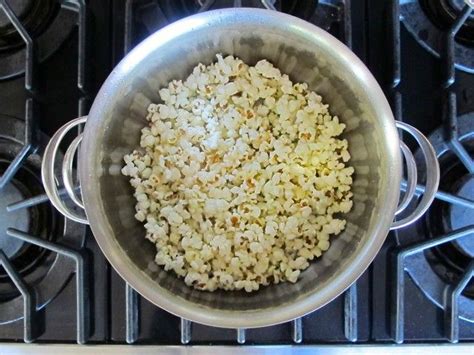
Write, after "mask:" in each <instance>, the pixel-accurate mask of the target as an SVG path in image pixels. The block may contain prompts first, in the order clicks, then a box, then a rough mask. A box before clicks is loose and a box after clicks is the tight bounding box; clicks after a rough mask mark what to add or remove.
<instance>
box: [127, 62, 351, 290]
mask: <svg viewBox="0 0 474 355" xmlns="http://www.w3.org/2000/svg"><path fill="white" fill-rule="evenodd" d="M159 94H160V97H161V100H162V102H161V103H153V104H150V106H149V107H148V115H147V120H148V121H149V125H148V126H147V127H144V128H143V130H142V136H141V139H140V147H141V149H140V150H136V151H134V152H132V153H131V154H129V155H126V156H125V157H124V162H125V165H124V167H123V169H122V173H123V174H124V175H126V176H129V177H130V184H131V185H132V187H133V189H134V191H135V192H134V196H135V198H136V200H137V203H136V206H135V208H136V215H135V218H136V219H137V220H139V221H140V222H143V223H144V227H145V229H146V238H147V239H148V240H149V241H150V242H152V243H154V244H155V245H156V249H157V254H156V257H155V262H156V263H157V264H158V265H161V266H163V268H164V269H165V270H167V271H168V270H169V271H173V272H174V273H176V275H178V276H179V277H182V278H184V282H185V283H186V284H187V285H189V286H193V287H195V288H197V289H200V290H206V291H214V290H216V289H224V290H245V291H247V292H253V291H256V290H258V289H259V287H260V286H262V285H269V284H272V283H280V282H285V281H289V282H293V283H294V282H297V280H298V278H299V276H300V273H301V272H302V271H303V270H304V269H306V268H307V267H308V266H309V262H310V261H311V260H313V259H315V258H319V257H320V256H321V255H322V253H323V252H324V251H326V250H327V249H328V248H329V247H330V237H331V236H334V235H338V234H339V233H341V231H343V230H344V228H345V224H346V222H345V220H344V219H342V218H341V213H347V212H349V211H350V209H351V208H352V192H351V185H352V174H353V172H354V169H353V168H352V167H350V166H348V165H347V163H348V162H349V160H350V155H349V152H348V144H347V141H346V140H345V139H341V138H339V136H340V135H341V134H342V133H343V131H344V128H345V125H344V124H343V123H340V122H339V119H338V117H336V116H332V115H331V114H330V112H329V107H328V105H326V104H324V103H323V98H322V97H321V96H319V95H318V94H316V93H315V92H312V91H310V90H309V89H308V85H307V84H305V83H296V84H293V83H292V82H291V80H290V79H289V77H288V76H287V75H286V74H282V73H281V72H280V71H279V70H278V68H275V67H274V66H273V65H272V64H271V63H269V62H268V61H266V60H261V61H259V62H258V63H257V64H256V65H255V66H249V65H247V64H245V63H244V62H243V61H242V60H240V59H238V58H235V57H232V56H227V57H225V58H224V57H222V56H221V55H217V62H215V63H213V64H211V65H208V66H205V65H203V64H199V65H197V66H196V67H195V68H194V69H193V71H192V73H191V75H189V77H188V78H186V79H185V80H184V81H182V80H173V81H172V82H170V83H169V85H168V87H165V88H162V89H160V90H159ZM336 213H337V214H338V215H337V216H336V215H335V214H336Z"/></svg>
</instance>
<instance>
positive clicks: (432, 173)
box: [390, 121, 440, 230]
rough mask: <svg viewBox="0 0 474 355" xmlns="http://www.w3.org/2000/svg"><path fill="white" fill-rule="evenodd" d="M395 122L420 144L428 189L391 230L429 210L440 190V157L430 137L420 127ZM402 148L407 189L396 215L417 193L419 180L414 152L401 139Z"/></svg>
mask: <svg viewBox="0 0 474 355" xmlns="http://www.w3.org/2000/svg"><path fill="white" fill-rule="evenodd" d="M395 124H396V126H397V127H398V128H400V129H402V130H404V131H405V132H408V133H409V134H410V135H411V136H412V137H413V138H415V140H416V142H417V143H418V145H419V146H420V149H421V153H422V154H423V158H424V160H425V165H426V189H425V192H424V194H423V197H422V198H421V201H420V203H419V204H418V206H417V207H416V208H415V210H414V211H413V212H412V213H411V214H410V215H408V216H407V217H405V218H403V219H400V220H398V221H395V222H393V223H392V226H391V227H390V229H391V230H395V229H399V228H403V227H406V226H408V225H410V224H412V223H414V222H415V221H416V220H418V219H419V218H420V217H421V216H422V215H423V214H424V213H425V212H426V211H427V210H428V208H429V207H430V205H431V202H433V200H434V198H435V195H436V192H437V191H438V185H439V176H440V173H439V163H438V158H437V156H436V152H435V150H434V149H433V147H432V145H431V143H430V141H429V140H428V138H426V137H425V136H424V135H423V133H421V132H420V131H419V130H418V129H416V128H415V127H413V126H410V125H408V124H406V123H404V122H400V121H396V122H395ZM400 149H401V151H402V153H403V156H404V158H405V162H406V165H407V189H406V193H405V196H404V197H403V198H402V201H401V202H400V204H399V206H398V208H397V211H396V213H395V214H396V215H398V214H400V213H401V212H403V211H404V210H405V209H406V208H407V207H408V205H409V204H410V202H411V200H412V199H413V196H414V195H415V190H416V183H417V180H418V174H417V167H416V162H415V158H414V157H413V153H412V152H411V151H410V149H409V148H408V147H407V146H406V144H405V143H403V142H402V141H400Z"/></svg>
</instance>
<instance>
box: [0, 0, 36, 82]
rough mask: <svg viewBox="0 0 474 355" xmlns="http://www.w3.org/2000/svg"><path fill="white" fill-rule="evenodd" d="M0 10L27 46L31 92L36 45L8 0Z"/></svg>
mask: <svg viewBox="0 0 474 355" xmlns="http://www.w3.org/2000/svg"><path fill="white" fill-rule="evenodd" d="M0 9H2V10H3V12H4V13H5V15H6V16H7V17H8V20H9V21H10V22H11V23H12V25H13V26H14V27H15V29H16V30H17V31H18V33H19V34H20V36H21V38H22V39H23V41H24V42H25V44H26V52H25V63H26V64H25V88H26V89H27V90H29V91H33V90H34V78H33V67H34V62H35V43H34V42H33V40H32V39H31V36H30V35H29V34H28V31H27V30H26V29H25V27H23V25H22V24H21V22H20V20H19V19H18V17H17V16H16V14H15V13H14V12H13V10H12V9H11V7H10V6H9V5H8V3H7V1H6V0H0Z"/></svg>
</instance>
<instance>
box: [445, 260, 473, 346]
mask: <svg viewBox="0 0 474 355" xmlns="http://www.w3.org/2000/svg"><path fill="white" fill-rule="evenodd" d="M473 277H474V260H473V261H471V263H470V264H469V266H468V267H467V269H466V272H465V273H464V275H463V276H462V277H461V279H460V280H459V282H458V284H457V285H456V287H454V288H453V287H450V288H448V292H447V297H446V301H447V302H446V307H445V324H446V332H447V337H448V339H449V341H450V342H451V343H457V342H458V341H459V313H458V301H459V296H460V295H461V292H462V291H463V290H464V289H465V288H466V286H467V284H468V283H469V281H471V279H472V278H473Z"/></svg>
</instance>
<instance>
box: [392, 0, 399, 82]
mask: <svg viewBox="0 0 474 355" xmlns="http://www.w3.org/2000/svg"><path fill="white" fill-rule="evenodd" d="M390 22H391V23H390V24H391V28H392V33H391V40H392V58H393V62H392V82H391V84H390V85H391V87H392V89H395V88H397V87H398V86H399V85H400V81H401V76H402V74H401V64H400V63H401V54H400V3H399V1H398V0H392V6H391V17H390Z"/></svg>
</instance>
